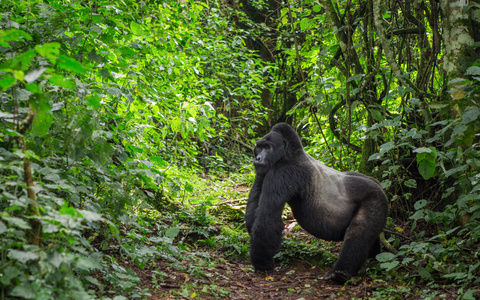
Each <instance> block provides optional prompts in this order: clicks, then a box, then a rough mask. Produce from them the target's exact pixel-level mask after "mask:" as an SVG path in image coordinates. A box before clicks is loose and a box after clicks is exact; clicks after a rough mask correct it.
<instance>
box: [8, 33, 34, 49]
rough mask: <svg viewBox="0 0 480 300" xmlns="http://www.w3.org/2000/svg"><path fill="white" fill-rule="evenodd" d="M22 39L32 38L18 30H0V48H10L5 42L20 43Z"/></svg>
mask: <svg viewBox="0 0 480 300" xmlns="http://www.w3.org/2000/svg"><path fill="white" fill-rule="evenodd" d="M22 38H23V39H26V40H29V41H31V40H32V36H31V35H30V34H28V33H27V32H25V31H23V30H19V29H9V30H0V46H3V47H10V44H9V43H7V42H13V41H21V40H22Z"/></svg>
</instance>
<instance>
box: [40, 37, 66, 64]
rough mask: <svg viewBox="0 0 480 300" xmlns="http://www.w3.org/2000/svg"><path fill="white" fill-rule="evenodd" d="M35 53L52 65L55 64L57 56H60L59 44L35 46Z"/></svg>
mask: <svg viewBox="0 0 480 300" xmlns="http://www.w3.org/2000/svg"><path fill="white" fill-rule="evenodd" d="M35 51H37V53H38V54H40V55H41V56H43V57H45V58H47V59H48V60H49V61H50V62H51V63H52V64H55V62H56V61H57V58H58V55H59V54H60V44H59V43H56V42H54V43H45V44H43V45H37V46H35Z"/></svg>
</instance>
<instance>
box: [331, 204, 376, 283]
mask: <svg viewBox="0 0 480 300" xmlns="http://www.w3.org/2000/svg"><path fill="white" fill-rule="evenodd" d="M373 208H374V205H373V203H364V205H363V206H362V207H360V208H359V209H358V211H357V213H356V215H355V216H354V217H353V219H352V221H351V223H350V226H349V227H348V229H347V231H346V232H345V237H344V241H343V247H342V250H341V251H340V255H339V256H338V259H337V262H336V263H335V266H334V267H333V270H332V271H331V272H330V273H329V274H328V276H327V277H326V279H328V280H332V281H334V282H336V283H341V284H343V283H345V281H347V280H349V279H350V278H351V277H352V276H355V275H357V273H358V271H359V270H360V268H361V267H362V265H363V263H364V262H365V260H366V259H367V258H368V257H369V255H374V253H376V252H377V251H379V247H380V239H379V234H380V231H381V230H382V228H383V226H384V224H382V223H383V220H380V221H378V220H379V218H375V217H372V216H374V215H375V210H374V209H373ZM375 255H376V254H375Z"/></svg>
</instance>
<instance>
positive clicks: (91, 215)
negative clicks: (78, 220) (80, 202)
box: [78, 210, 103, 222]
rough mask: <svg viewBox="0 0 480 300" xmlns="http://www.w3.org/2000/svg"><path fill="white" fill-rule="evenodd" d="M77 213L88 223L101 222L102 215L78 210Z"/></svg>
mask: <svg viewBox="0 0 480 300" xmlns="http://www.w3.org/2000/svg"><path fill="white" fill-rule="evenodd" d="M78 212H79V213H80V214H81V215H82V216H83V218H84V219H85V220H86V221H88V222H96V221H101V220H102V219H103V218H102V215H101V214H99V213H96V212H93V211H89V210H78Z"/></svg>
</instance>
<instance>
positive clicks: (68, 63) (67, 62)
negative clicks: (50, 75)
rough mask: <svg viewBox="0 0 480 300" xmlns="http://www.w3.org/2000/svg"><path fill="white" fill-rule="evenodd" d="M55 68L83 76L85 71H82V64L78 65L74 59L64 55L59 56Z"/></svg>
mask: <svg viewBox="0 0 480 300" xmlns="http://www.w3.org/2000/svg"><path fill="white" fill-rule="evenodd" d="M57 66H59V67H60V68H62V69H64V70H66V71H70V72H74V73H77V74H85V70H84V69H83V66H82V64H80V63H79V62H78V61H76V60H75V59H73V58H70V57H68V56H65V55H60V57H59V59H58V61H57Z"/></svg>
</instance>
